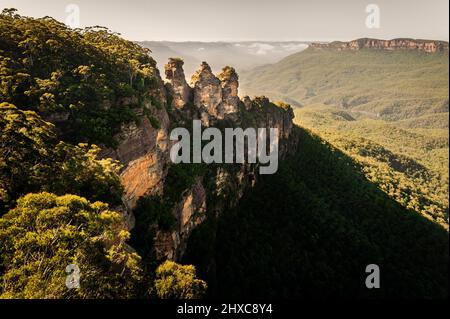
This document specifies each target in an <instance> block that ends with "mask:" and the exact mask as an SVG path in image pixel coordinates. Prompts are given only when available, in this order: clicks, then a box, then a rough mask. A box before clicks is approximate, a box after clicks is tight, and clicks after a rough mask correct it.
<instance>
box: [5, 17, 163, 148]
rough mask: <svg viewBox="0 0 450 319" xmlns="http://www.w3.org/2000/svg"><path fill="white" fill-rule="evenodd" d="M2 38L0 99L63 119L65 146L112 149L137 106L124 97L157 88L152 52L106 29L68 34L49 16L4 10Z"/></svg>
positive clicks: (145, 92) (142, 96)
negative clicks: (89, 144)
mask: <svg viewBox="0 0 450 319" xmlns="http://www.w3.org/2000/svg"><path fill="white" fill-rule="evenodd" d="M0 33H1V35H2V36H1V38H0V76H1V83H0V101H2V102H9V103H12V104H15V105H16V106H18V107H19V108H21V109H30V110H34V111H37V112H39V114H40V115H43V116H44V117H45V118H47V117H50V118H51V117H54V116H57V115H62V116H63V117H66V118H67V119H66V120H65V121H64V125H61V127H60V129H62V131H63V133H64V138H65V139H66V140H68V141H71V142H95V143H104V144H107V145H112V146H113V145H114V140H113V135H114V133H116V132H117V131H118V129H119V128H120V124H122V123H124V122H129V121H132V120H134V119H135V116H134V111H133V108H135V107H137V106H139V105H133V104H130V103H127V102H126V98H130V97H136V98H138V99H140V98H144V97H149V96H151V94H150V93H149V92H150V89H155V88H156V87H157V82H158V79H159V77H158V70H157V69H156V63H155V61H154V60H153V59H152V58H151V57H150V56H149V54H148V53H149V51H148V50H147V49H144V48H142V47H140V46H139V45H137V44H135V43H133V42H130V41H126V40H124V39H122V38H120V37H119V36H117V35H116V34H114V33H112V32H110V31H108V30H107V29H105V28H101V27H94V28H86V29H84V30H72V29H70V28H68V27H67V26H65V25H64V24H62V23H59V22H58V21H56V20H54V19H52V18H49V17H45V18H41V19H33V18H28V17H22V16H19V15H17V14H11V13H10V12H5V13H3V14H1V15H0ZM153 99H154V100H155V101H157V99H156V98H154V97H153Z"/></svg>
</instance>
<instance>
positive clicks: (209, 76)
mask: <svg viewBox="0 0 450 319" xmlns="http://www.w3.org/2000/svg"><path fill="white" fill-rule="evenodd" d="M191 85H193V86H194V105H195V106H196V107H197V108H205V109H206V111H207V112H208V114H209V115H211V116H214V117H216V118H219V119H221V118H223V112H222V111H221V110H220V108H219V106H220V104H221V103H222V85H221V82H220V80H219V79H218V78H217V77H216V76H215V75H214V74H213V73H212V71H211V67H210V66H209V65H208V63H206V62H203V63H202V64H201V65H200V69H198V70H197V72H196V73H195V74H194V75H193V76H192V80H191Z"/></svg>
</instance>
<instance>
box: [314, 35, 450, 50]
mask: <svg viewBox="0 0 450 319" xmlns="http://www.w3.org/2000/svg"><path fill="white" fill-rule="evenodd" d="M310 46H311V47H312V48H315V49H335V50H339V51H341V50H361V49H381V50H390V51H392V50H398V49H407V50H416V51H423V52H427V53H437V52H448V51H449V50H448V42H445V41H433V40H415V39H392V40H378V39H369V38H362V39H357V40H353V41H350V42H340V41H335V42H331V43H311V45H310Z"/></svg>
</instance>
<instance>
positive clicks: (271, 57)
mask: <svg viewBox="0 0 450 319" xmlns="http://www.w3.org/2000/svg"><path fill="white" fill-rule="evenodd" d="M139 44H140V45H141V46H143V47H145V48H148V49H150V50H151V51H152V57H153V58H154V59H155V60H156V61H157V63H158V67H159V68H160V71H163V66H164V64H165V63H166V62H167V60H168V59H169V58H182V59H183V61H184V70H185V72H186V74H193V73H194V72H195V71H196V70H197V69H198V67H199V66H200V64H201V62H202V61H208V63H209V65H210V66H211V68H212V70H213V72H220V70H221V68H222V67H223V66H224V65H232V66H233V67H234V68H235V69H236V71H238V72H240V71H243V70H247V69H251V68H254V67H257V66H261V65H265V64H270V63H276V62H278V61H279V60H281V59H283V58H285V57H286V56H288V55H290V54H293V53H296V52H299V51H302V50H304V49H306V48H307V47H308V45H309V42H302V41H286V42H284V41H280V42H270V41H242V42H200V41H188V42H172V41H143V42H139Z"/></svg>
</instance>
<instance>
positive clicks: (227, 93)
mask: <svg viewBox="0 0 450 319" xmlns="http://www.w3.org/2000/svg"><path fill="white" fill-rule="evenodd" d="M219 79H220V81H221V86H222V99H223V102H222V111H223V113H224V114H231V113H236V112H237V111H238V105H239V97H238V88H239V76H238V75H237V73H236V71H235V70H234V68H232V67H229V66H226V67H224V68H223V70H222V73H220V74H219Z"/></svg>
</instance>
